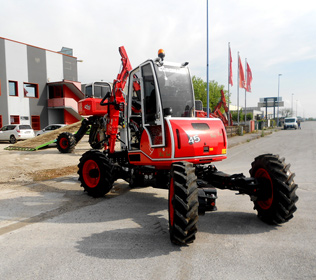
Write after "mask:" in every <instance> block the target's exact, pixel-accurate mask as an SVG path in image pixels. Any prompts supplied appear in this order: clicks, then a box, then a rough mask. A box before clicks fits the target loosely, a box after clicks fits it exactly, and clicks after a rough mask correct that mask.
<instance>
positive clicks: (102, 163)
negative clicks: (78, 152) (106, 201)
mask: <svg viewBox="0 0 316 280" xmlns="http://www.w3.org/2000/svg"><path fill="white" fill-rule="evenodd" d="M78 168H79V170H78V174H79V181H80V182H81V186H82V187H83V188H84V190H85V191H86V192H87V193H88V195H91V196H93V197H101V196H104V195H105V194H106V193H108V192H109V191H110V190H111V189H112V186H113V182H114V177H113V176H114V174H113V173H114V172H113V166H112V164H111V163H110V161H109V160H108V158H107V157H106V156H105V154H103V153H102V152H100V151H97V150H90V151H88V152H86V153H84V154H83V155H82V157H81V158H80V162H79V164H78Z"/></svg>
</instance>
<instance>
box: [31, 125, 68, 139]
mask: <svg viewBox="0 0 316 280" xmlns="http://www.w3.org/2000/svg"><path fill="white" fill-rule="evenodd" d="M63 126H66V125H65V124H50V125H48V126H46V127H44V128H43V129H42V130H39V131H37V132H36V136H39V135H41V134H44V133H46V132H50V131H53V130H56V129H59V128H61V127H63Z"/></svg>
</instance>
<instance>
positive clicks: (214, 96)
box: [192, 76, 227, 111]
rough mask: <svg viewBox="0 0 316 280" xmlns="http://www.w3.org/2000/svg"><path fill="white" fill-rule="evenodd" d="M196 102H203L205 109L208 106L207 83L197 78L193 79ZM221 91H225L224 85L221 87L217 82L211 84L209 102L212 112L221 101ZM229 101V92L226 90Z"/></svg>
mask: <svg viewBox="0 0 316 280" xmlns="http://www.w3.org/2000/svg"><path fill="white" fill-rule="evenodd" d="M192 83H193V88H194V95H195V100H201V101H202V102H203V107H206V106H207V83H206V82H204V81H203V79H201V78H198V77H196V76H193V77H192ZM221 90H224V86H223V85H219V84H218V82H216V81H210V82H209V102H210V109H211V111H212V110H213V109H214V108H215V106H216V105H217V103H218V101H219V100H220V99H221ZM224 93H225V98H226V100H227V91H226V90H224Z"/></svg>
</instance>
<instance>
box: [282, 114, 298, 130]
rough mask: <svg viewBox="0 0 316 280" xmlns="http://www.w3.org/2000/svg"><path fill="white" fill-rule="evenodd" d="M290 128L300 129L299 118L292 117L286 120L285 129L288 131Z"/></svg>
mask: <svg viewBox="0 0 316 280" xmlns="http://www.w3.org/2000/svg"><path fill="white" fill-rule="evenodd" d="M288 128H295V129H297V128H298V124H297V118H295V117H292V118H285V119H284V129H288Z"/></svg>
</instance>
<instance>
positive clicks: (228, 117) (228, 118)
mask: <svg viewBox="0 0 316 280" xmlns="http://www.w3.org/2000/svg"><path fill="white" fill-rule="evenodd" d="M230 55H231V54H230V42H228V116H227V120H228V125H230V123H231V122H230V113H229V112H230V111H229V102H230V92H229V85H230V75H231V74H230V59H231V58H230Z"/></svg>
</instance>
